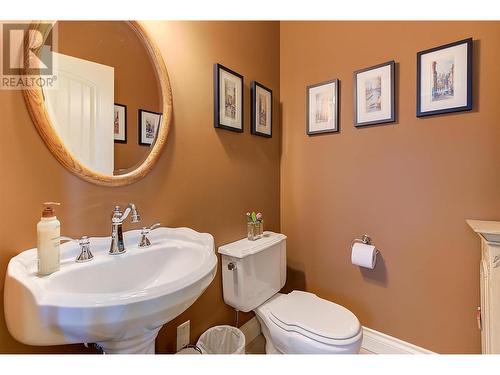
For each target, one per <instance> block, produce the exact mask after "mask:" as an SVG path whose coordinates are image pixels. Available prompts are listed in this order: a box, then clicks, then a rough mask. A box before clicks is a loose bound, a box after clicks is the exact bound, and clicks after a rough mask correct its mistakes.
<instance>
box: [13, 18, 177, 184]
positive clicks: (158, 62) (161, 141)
mask: <svg viewBox="0 0 500 375" xmlns="http://www.w3.org/2000/svg"><path fill="white" fill-rule="evenodd" d="M123 22H127V23H128V24H129V26H130V27H132V29H133V30H134V31H135V32H136V33H137V35H138V37H139V38H140V39H141V41H142V42H143V44H144V46H145V47H146V49H147V51H148V52H149V54H150V56H151V60H152V61H153V64H154V68H155V70H156V75H157V77H158V80H159V82H160V95H161V96H162V99H161V103H162V106H163V109H162V111H163V116H162V121H161V124H160V129H159V132H158V134H157V136H156V141H155V143H154V145H153V146H152V148H151V151H150V152H149V155H148V156H147V158H146V159H145V160H143V161H142V163H141V165H139V166H138V167H137V168H136V169H134V170H133V171H130V172H128V173H125V174H123V175H117V176H109V175H105V174H102V173H99V172H96V171H93V170H91V169H90V168H88V167H87V166H85V165H83V164H82V163H80V161H79V160H78V159H77V158H76V157H75V156H74V155H73V154H72V153H71V152H70V151H69V150H68V149H67V148H66V146H65V145H64V142H63V141H62V139H61V137H60V136H59V134H57V131H56V129H55V128H54V127H53V126H52V121H51V119H50V116H49V114H48V112H47V108H46V106H45V101H44V99H43V92H42V89H41V88H40V87H36V88H32V89H26V90H23V95H24V100H25V102H26V106H27V108H28V111H29V113H30V116H31V119H32V120H33V122H34V124H35V127H36V129H37V130H38V133H39V134H40V136H41V137H42V139H43V140H44V142H45V144H46V145H47V147H48V148H49V150H50V151H51V152H52V154H53V155H54V156H55V157H56V159H57V160H58V161H59V163H61V164H62V165H63V166H64V167H66V168H67V169H68V170H69V171H70V172H72V173H73V174H75V175H76V176H78V177H80V178H82V179H84V180H85V181H88V182H92V183H94V184H97V185H103V186H124V185H129V184H132V183H134V182H136V181H138V180H140V179H141V178H143V177H144V176H146V175H147V174H148V173H149V172H150V171H151V169H152V168H153V166H154V165H155V163H156V162H157V161H158V158H159V157H160V154H161V152H162V150H163V148H164V147H165V144H166V142H167V137H168V132H169V130H170V125H171V119H172V91H171V88H170V80H169V77H168V72H167V68H166V66H165V63H164V61H163V57H162V55H161V52H160V50H159V49H158V47H157V46H156V44H155V43H154V41H153V40H152V39H151V37H150V36H149V35H148V33H147V32H146V30H145V29H144V28H143V26H142V25H141V24H140V23H139V22H138V21H123ZM30 29H35V30H39V31H41V32H42V34H43V35H44V36H45V35H47V30H46V29H41V26H40V23H39V22H36V23H32V24H31V25H30ZM26 42H27V41H26ZM25 51H26V52H29V50H28V49H27V48H25ZM25 61H27V60H25ZM23 73H24V74H30V73H31V74H32V72H31V71H29V70H28V69H24V71H23Z"/></svg>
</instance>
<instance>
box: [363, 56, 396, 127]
mask: <svg viewBox="0 0 500 375" xmlns="http://www.w3.org/2000/svg"><path fill="white" fill-rule="evenodd" d="M395 66H396V64H395V63H394V61H388V62H385V63H383V64H379V65H375V66H371V67H369V68H365V69H361V70H357V71H355V72H354V77H353V80H354V126H356V127H360V126H367V125H376V124H385V123H389V122H394V121H396V109H395V94H394V93H395Z"/></svg>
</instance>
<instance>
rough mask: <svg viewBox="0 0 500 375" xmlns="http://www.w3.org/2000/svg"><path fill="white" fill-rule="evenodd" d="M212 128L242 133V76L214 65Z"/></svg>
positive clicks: (219, 65)
mask: <svg viewBox="0 0 500 375" xmlns="http://www.w3.org/2000/svg"><path fill="white" fill-rule="evenodd" d="M214 127H216V128H221V129H226V130H232V131H235V132H240V133H242V132H243V76H242V75H241V74H238V73H236V72H234V71H232V70H231V69H228V68H226V67H225V66H223V65H221V64H215V65H214Z"/></svg>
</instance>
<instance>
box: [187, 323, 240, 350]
mask: <svg viewBox="0 0 500 375" xmlns="http://www.w3.org/2000/svg"><path fill="white" fill-rule="evenodd" d="M196 346H197V347H198V348H200V349H201V352H202V353H203V354H245V335H244V334H243V332H241V331H240V330H239V329H238V328H236V327H233V326H227V325H223V326H215V327H212V328H209V329H207V330H206V331H205V332H203V334H202V335H201V336H200V338H199V339H198V342H197V343H196Z"/></svg>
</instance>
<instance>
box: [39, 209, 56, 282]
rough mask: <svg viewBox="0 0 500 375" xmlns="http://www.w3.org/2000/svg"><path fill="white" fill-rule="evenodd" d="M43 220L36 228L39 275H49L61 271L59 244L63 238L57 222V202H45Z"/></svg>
mask: <svg viewBox="0 0 500 375" xmlns="http://www.w3.org/2000/svg"><path fill="white" fill-rule="evenodd" d="M43 205H44V209H43V211H42V218H41V220H40V221H39V222H38V225H37V226H36V229H37V235H38V237H37V238H38V240H37V252H38V275H40V276H43V275H49V274H51V273H53V272H56V271H58V270H59V264H60V254H59V243H60V237H61V223H60V222H59V220H57V217H56V214H55V211H54V208H53V206H56V205H57V206H59V205H60V203H57V202H45V203H44V204H43Z"/></svg>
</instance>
